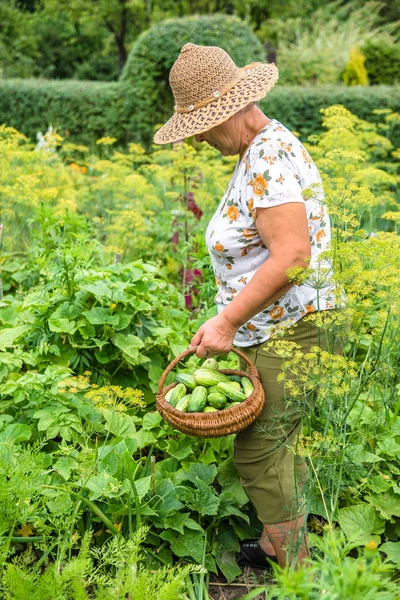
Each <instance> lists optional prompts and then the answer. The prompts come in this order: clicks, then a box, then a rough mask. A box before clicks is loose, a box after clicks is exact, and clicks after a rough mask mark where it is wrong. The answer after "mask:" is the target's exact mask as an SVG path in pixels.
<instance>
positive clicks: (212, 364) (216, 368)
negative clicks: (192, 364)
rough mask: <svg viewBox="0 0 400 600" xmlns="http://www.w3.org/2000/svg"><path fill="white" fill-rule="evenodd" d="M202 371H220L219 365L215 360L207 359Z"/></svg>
mask: <svg viewBox="0 0 400 600" xmlns="http://www.w3.org/2000/svg"><path fill="white" fill-rule="evenodd" d="M201 368H202V369H211V371H219V364H218V363H217V361H216V360H215V358H207V360H205V361H204V362H203V364H202V365H201Z"/></svg>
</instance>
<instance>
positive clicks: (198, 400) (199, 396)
mask: <svg viewBox="0 0 400 600" xmlns="http://www.w3.org/2000/svg"><path fill="white" fill-rule="evenodd" d="M206 404H207V390H206V388H205V387H203V386H202V385H198V386H197V387H196V388H194V390H193V392H192V393H191V394H190V400H189V405H188V408H187V411H188V412H203V410H204V409H205V407H206Z"/></svg>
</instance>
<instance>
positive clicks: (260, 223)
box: [190, 202, 311, 357]
mask: <svg viewBox="0 0 400 600" xmlns="http://www.w3.org/2000/svg"><path fill="white" fill-rule="evenodd" d="M256 224H257V229H258V232H259V234H260V237H261V239H262V240H263V242H264V244H265V245H266V247H267V248H268V250H269V253H270V254H269V257H268V259H267V260H266V261H265V263H264V264H263V265H261V267H260V268H259V269H258V270H257V272H256V273H255V275H254V276H253V277H252V279H251V280H250V281H249V283H247V284H246V285H245V287H244V288H243V289H242V290H241V291H240V292H239V294H237V295H236V296H235V298H234V299H233V300H232V301H231V302H230V303H229V304H228V306H227V307H226V308H225V309H224V310H223V311H222V312H221V313H220V314H219V315H218V316H216V317H213V318H212V319H209V320H208V321H206V323H204V325H202V326H201V327H200V329H199V330H198V331H197V333H196V334H195V335H194V337H193V338H192V341H191V344H190V345H191V346H199V348H198V349H197V352H196V354H197V356H199V357H204V356H206V355H207V356H208V357H210V356H213V355H217V354H226V353H227V352H229V351H230V350H231V348H232V343H233V338H234V335H235V333H236V331H237V330H238V329H239V327H240V326H241V325H243V324H244V323H246V322H247V321H248V320H249V319H251V318H252V317H254V315H256V314H258V313H259V312H261V311H262V310H264V309H265V308H266V307H267V306H270V305H271V304H272V303H273V302H275V301H276V300H277V299H278V298H280V297H281V296H283V295H284V294H285V293H286V292H287V291H288V290H289V289H290V288H291V287H292V285H293V283H292V282H289V281H288V277H287V273H288V271H289V270H290V269H293V268H295V267H307V265H308V262H309V259H310V256H311V246H310V237H309V232H308V223H307V215H306V209H305V205H304V204H302V203H300V202H293V203H288V204H282V205H280V206H274V207H271V208H257V218H256Z"/></svg>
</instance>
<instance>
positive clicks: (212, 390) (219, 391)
mask: <svg viewBox="0 0 400 600" xmlns="http://www.w3.org/2000/svg"><path fill="white" fill-rule="evenodd" d="M207 392H208V393H209V394H215V392H218V394H221V393H223V392H221V390H220V389H219V387H217V386H216V385H212V386H211V387H209V388H208V389H207Z"/></svg>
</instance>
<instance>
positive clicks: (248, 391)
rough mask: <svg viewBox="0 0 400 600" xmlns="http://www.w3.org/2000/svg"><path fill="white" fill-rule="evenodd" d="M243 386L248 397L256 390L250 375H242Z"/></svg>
mask: <svg viewBox="0 0 400 600" xmlns="http://www.w3.org/2000/svg"><path fill="white" fill-rule="evenodd" d="M242 387H243V391H244V393H245V394H246V396H247V398H248V397H249V396H250V395H251V394H252V393H253V392H254V386H253V384H252V383H251V381H250V379H249V378H248V377H242Z"/></svg>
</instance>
